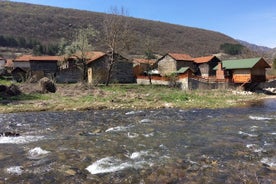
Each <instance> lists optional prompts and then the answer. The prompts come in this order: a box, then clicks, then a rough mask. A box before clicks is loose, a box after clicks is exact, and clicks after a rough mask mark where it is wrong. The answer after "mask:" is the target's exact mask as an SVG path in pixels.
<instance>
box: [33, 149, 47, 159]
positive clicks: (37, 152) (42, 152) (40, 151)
mask: <svg viewBox="0 0 276 184" xmlns="http://www.w3.org/2000/svg"><path fill="white" fill-rule="evenodd" d="M48 153H50V152H49V151H46V150H43V149H41V148H40V147H35V148H34V149H31V150H30V151H29V152H28V154H29V158H32V159H37V158H41V157H43V156H45V155H47V154H48Z"/></svg>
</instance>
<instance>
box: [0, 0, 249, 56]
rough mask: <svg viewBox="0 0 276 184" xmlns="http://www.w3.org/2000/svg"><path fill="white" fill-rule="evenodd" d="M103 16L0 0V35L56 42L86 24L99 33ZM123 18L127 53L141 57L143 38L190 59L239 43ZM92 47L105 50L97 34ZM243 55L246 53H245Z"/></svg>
mask: <svg viewBox="0 0 276 184" xmlns="http://www.w3.org/2000/svg"><path fill="white" fill-rule="evenodd" d="M105 16H106V14H103V13H95V12H89V11H80V10H74V9H64V8H55V7H49V6H40V5H32V4H26V3H15V2H8V1H0V25H1V26H0V35H4V36H10V35H11V36H20V37H24V38H26V39H33V38H35V39H37V40H39V41H41V42H43V43H57V42H59V41H60V39H61V38H66V39H72V35H73V34H74V32H75V31H76V29H78V28H82V27H83V26H85V25H88V24H91V25H92V26H93V27H94V28H95V29H96V30H98V32H99V33H101V30H102V22H103V20H104V17H105ZM127 19H128V22H129V24H130V27H131V32H132V35H133V37H134V41H133V45H132V47H131V49H130V50H129V51H128V54H144V51H145V38H147V39H148V40H150V42H151V43H152V50H153V51H154V52H156V53H158V54H164V53H167V52H183V53H188V54H190V55H192V56H194V57H196V56H202V55H208V54H214V53H218V52H220V45H221V44H224V43H232V44H238V43H239V42H238V41H236V40H234V39H232V38H231V37H229V36H226V35H224V34H221V33H218V32H214V31H208V30H203V29H198V28H192V27H185V26H180V25H173V24H168V23H163V22H157V21H150V20H142V19H136V18H131V17H128V18H127ZM94 46H95V50H103V49H105V48H104V45H103V43H102V39H101V34H99V38H98V39H97V41H96V42H95V43H94ZM245 50H246V49H245ZM245 53H247V54H248V53H250V52H249V51H248V50H246V51H245ZM250 54H252V53H250Z"/></svg>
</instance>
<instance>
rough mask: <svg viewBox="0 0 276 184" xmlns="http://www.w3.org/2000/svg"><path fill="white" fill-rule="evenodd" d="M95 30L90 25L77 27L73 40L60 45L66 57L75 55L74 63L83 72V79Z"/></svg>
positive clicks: (85, 74)
mask: <svg viewBox="0 0 276 184" xmlns="http://www.w3.org/2000/svg"><path fill="white" fill-rule="evenodd" d="M96 34H97V32H96V31H95V30H94V28H93V27H92V26H90V25H89V26H88V27H87V28H83V29H79V30H78V31H77V32H76V35H75V37H74V39H73V42H72V43H71V44H70V45H68V46H66V47H64V46H62V49H63V51H61V53H62V52H63V53H64V54H65V55H67V57H75V58H76V65H77V66H78V67H79V68H80V69H81V70H82V72H83V74H82V75H83V81H86V80H87V65H86V61H87V59H88V58H87V56H88V53H89V52H90V51H92V42H93V39H94V37H95V36H96Z"/></svg>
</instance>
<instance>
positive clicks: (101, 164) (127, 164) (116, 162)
mask: <svg viewBox="0 0 276 184" xmlns="http://www.w3.org/2000/svg"><path fill="white" fill-rule="evenodd" d="M148 155H149V154H148V151H139V152H133V153H132V154H130V155H128V156H126V160H121V159H117V158H115V157H105V158H102V159H100V160H97V161H96V162H94V163H93V164H92V165H90V166H88V167H87V168H86V170H88V171H89V172H90V173H91V174H102V173H112V172H117V171H121V170H125V169H129V168H134V169H141V168H143V167H145V166H153V163H151V162H147V161H146V160H145V159H144V157H145V156H148ZM151 156H153V155H151Z"/></svg>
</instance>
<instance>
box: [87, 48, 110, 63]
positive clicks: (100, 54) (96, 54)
mask: <svg viewBox="0 0 276 184" xmlns="http://www.w3.org/2000/svg"><path fill="white" fill-rule="evenodd" d="M104 55H106V54H105V53H104V52H100V51H93V52H88V53H87V57H86V58H88V61H87V62H86V63H87V64H89V63H91V62H93V61H95V60H97V59H99V58H101V57H103V56H104Z"/></svg>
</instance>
